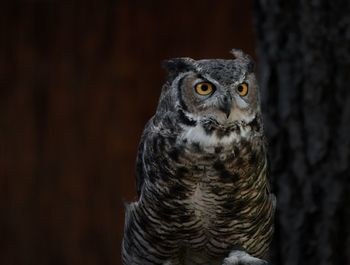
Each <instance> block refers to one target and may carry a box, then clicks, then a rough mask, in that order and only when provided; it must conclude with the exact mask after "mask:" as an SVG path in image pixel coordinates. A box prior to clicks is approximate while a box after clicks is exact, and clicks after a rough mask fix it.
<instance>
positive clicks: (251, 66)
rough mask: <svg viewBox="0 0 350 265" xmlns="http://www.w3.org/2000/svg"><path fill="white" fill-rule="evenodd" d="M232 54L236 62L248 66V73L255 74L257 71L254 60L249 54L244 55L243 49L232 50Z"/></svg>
mask: <svg viewBox="0 0 350 265" xmlns="http://www.w3.org/2000/svg"><path fill="white" fill-rule="evenodd" d="M231 54H233V57H234V59H235V60H238V61H240V63H242V64H245V65H246V66H247V70H248V72H253V71H254V70H255V62H254V60H253V59H252V58H251V57H250V56H249V55H248V54H246V53H244V52H243V51H242V50H241V49H232V50H231Z"/></svg>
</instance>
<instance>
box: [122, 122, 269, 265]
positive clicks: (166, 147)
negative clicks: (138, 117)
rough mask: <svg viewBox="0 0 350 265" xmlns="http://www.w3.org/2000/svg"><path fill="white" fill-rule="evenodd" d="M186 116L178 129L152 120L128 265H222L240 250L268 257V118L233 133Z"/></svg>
mask: <svg viewBox="0 0 350 265" xmlns="http://www.w3.org/2000/svg"><path fill="white" fill-rule="evenodd" d="M186 119H187V120H185V121H183V123H182V126H175V127H173V128H174V130H162V129H160V128H163V127H164V128H168V127H169V126H162V127H160V126H159V124H155V122H154V121H152V120H151V121H150V122H149V124H148V127H147V128H148V129H146V130H145V134H144V135H143V138H142V141H141V144H140V147H139V155H138V160H137V175H138V183H137V184H138V191H139V200H138V201H137V202H135V203H132V204H130V205H129V206H128V207H127V214H126V222H125V224H126V226H125V236H124V242H123V262H124V264H140V265H141V264H142V265H147V264H152V265H153V264H165V263H164V261H167V262H168V263H167V264H203V265H204V264H206V265H214V264H222V260H223V258H225V257H226V256H227V255H228V253H229V252H230V251H231V250H232V249H235V248H236V249H243V250H245V251H247V253H249V254H251V255H252V256H255V257H258V258H265V257H266V255H267V250H268V245H269V242H270V240H271V236H272V215H273V208H274V206H273V204H274V199H273V196H272V194H271V192H270V188H269V182H268V178H267V168H266V167H267V160H266V153H265V141H264V138H263V134H262V128H261V118H260V117H258V116H256V117H254V118H253V119H252V120H251V121H250V122H247V123H244V122H237V123H235V124H232V126H231V127H230V128H220V126H218V125H217V124H215V123H206V124H198V123H196V122H195V121H191V120H190V119H188V118H186ZM162 122H170V123H171V122H172V121H170V120H169V121H162ZM200 131H201V132H200Z"/></svg>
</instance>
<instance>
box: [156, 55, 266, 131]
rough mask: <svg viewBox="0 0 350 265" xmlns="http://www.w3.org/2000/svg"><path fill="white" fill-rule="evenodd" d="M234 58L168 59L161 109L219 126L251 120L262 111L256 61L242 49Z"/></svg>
mask: <svg viewBox="0 0 350 265" xmlns="http://www.w3.org/2000/svg"><path fill="white" fill-rule="evenodd" d="M231 53H232V54H233V55H234V58H233V59H231V60H222V59H206V60H193V59H191V58H175V59H171V60H168V61H166V62H165V64H164V66H165V68H166V69H167V71H168V74H169V79H168V82H167V84H166V85H165V86H164V87H163V91H162V96H161V99H160V104H159V109H158V110H161V111H162V113H164V111H165V112H166V111H172V112H176V113H180V115H182V117H181V118H182V119H185V123H186V120H187V122H194V123H198V122H199V123H205V122H207V121H212V122H215V123H216V124H218V125H219V126H231V125H232V124H234V123H237V122H245V123H249V122H251V121H252V120H253V119H254V118H255V117H256V116H257V114H258V113H259V112H260V104H259V91H258V86H257V82H256V78H255V74H254V72H253V71H254V63H253V61H252V60H251V58H250V57H249V56H248V55H246V54H244V53H243V52H242V51H241V50H232V52H231Z"/></svg>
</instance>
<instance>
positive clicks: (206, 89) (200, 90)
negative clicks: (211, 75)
mask: <svg viewBox="0 0 350 265" xmlns="http://www.w3.org/2000/svg"><path fill="white" fill-rule="evenodd" d="M194 89H195V91H196V93H197V94H199V95H202V96H207V95H210V94H211V93H213V91H214V86H213V85H212V84H210V83H208V82H202V83H198V84H197V85H196V86H195V88H194Z"/></svg>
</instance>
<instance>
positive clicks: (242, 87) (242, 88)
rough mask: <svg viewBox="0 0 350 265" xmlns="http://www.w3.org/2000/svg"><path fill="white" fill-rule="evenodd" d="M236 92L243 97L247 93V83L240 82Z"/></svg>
mask: <svg viewBox="0 0 350 265" xmlns="http://www.w3.org/2000/svg"><path fill="white" fill-rule="evenodd" d="M237 92H238V94H239V95H240V96H241V97H244V96H246V95H247V94H248V84H247V83H242V84H240V85H239V86H238V87H237Z"/></svg>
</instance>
